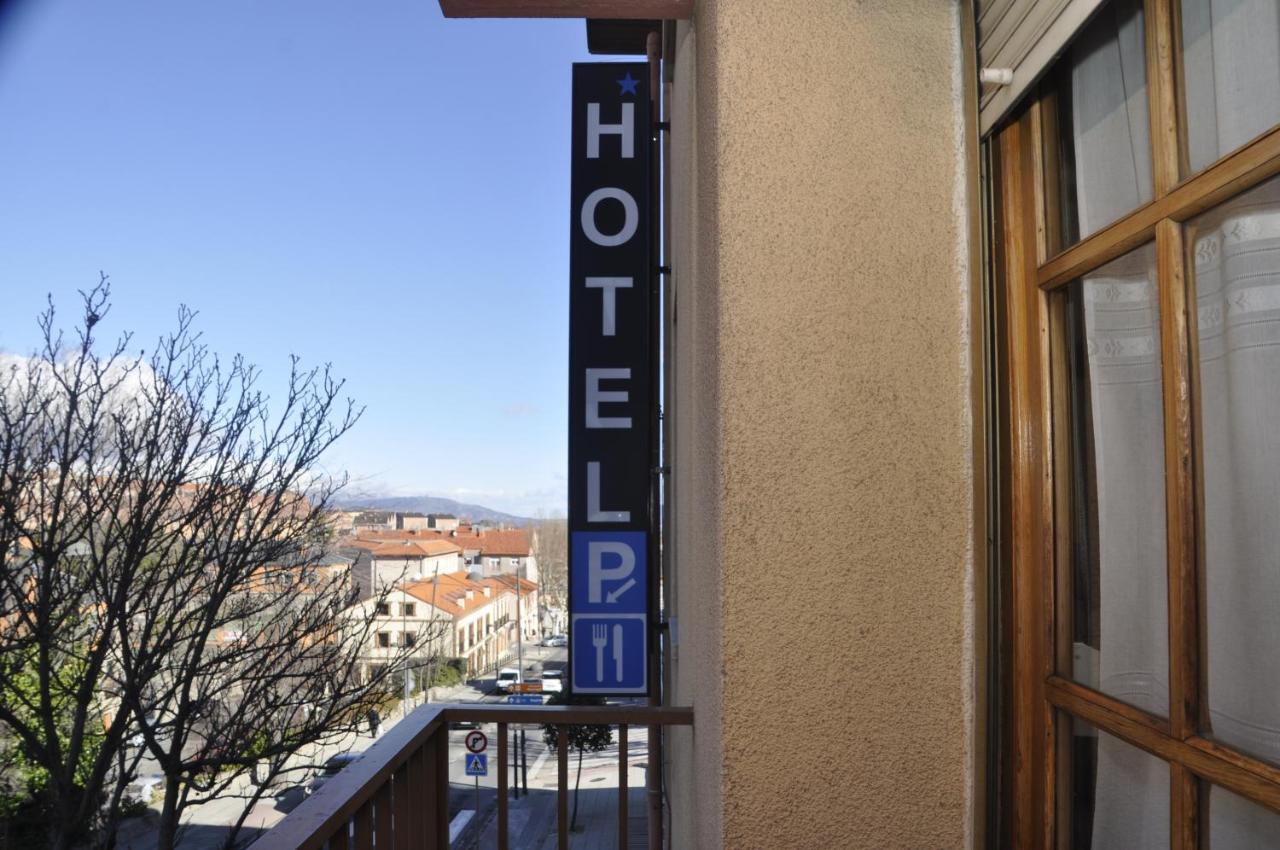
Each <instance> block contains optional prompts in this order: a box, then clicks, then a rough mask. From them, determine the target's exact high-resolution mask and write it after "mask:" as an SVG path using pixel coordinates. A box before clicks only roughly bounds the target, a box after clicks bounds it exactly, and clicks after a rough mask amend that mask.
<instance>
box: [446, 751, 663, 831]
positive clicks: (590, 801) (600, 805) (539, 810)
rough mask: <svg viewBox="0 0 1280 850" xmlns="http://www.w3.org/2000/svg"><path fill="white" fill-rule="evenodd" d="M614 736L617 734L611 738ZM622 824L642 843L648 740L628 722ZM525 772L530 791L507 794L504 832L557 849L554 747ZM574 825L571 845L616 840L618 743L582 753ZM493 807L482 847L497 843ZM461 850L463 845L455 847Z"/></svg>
mask: <svg viewBox="0 0 1280 850" xmlns="http://www.w3.org/2000/svg"><path fill="white" fill-rule="evenodd" d="M615 741H616V739H615ZM627 750H628V753H627V765H628V770H627V826H628V830H627V832H628V837H629V846H630V847H635V848H639V847H644V846H646V845H645V842H646V837H647V834H648V833H647V829H648V827H647V822H646V820H645V818H646V810H645V778H646V775H647V770H648V755H649V746H648V741H647V739H646V736H645V733H644V730H643V729H636V728H633V729H632V730H631V732H630V740H629V741H628V747H627ZM538 761H539V762H540V763H539V764H537V765H536V769H533V770H531V771H530V774H529V794H528V795H527V796H522V797H519V798H518V799H510V798H508V807H509V809H508V810H509V818H508V838H509V840H510V847H511V848H512V850H556V847H557V846H558V845H557V839H558V832H557V811H556V803H557V800H556V785H557V781H558V777H557V765H556V756H555V752H554V751H552V752H550V753H548V754H547V758H545V759H539V760H538ZM577 768H578V757H577V753H576V752H575V751H573V750H570V752H569V789H568V790H569V814H570V816H571V817H572V814H573V785H574V780H575V777H576V775H577ZM578 787H579V789H580V790H579V792H578V831H576V832H573V833H570V835H569V846H570V847H571V848H573V850H611V849H612V848H615V847H617V846H618V747H617V744H616V743H615V744H614V745H613V746H610V747H609V748H608V749H606V750H603V751H601V752H599V753H587V754H585V755H584V756H583V759H582V782H581V784H580V785H579V786H578ZM497 842H498V822H497V812H496V810H495V811H494V812H493V813H492V814H491V816H490V818H489V821H488V823H486V825H485V828H484V830H483V832H482V833H481V835H480V844H479V846H480V847H482V848H485V847H496V846H497ZM459 850H463V848H459Z"/></svg>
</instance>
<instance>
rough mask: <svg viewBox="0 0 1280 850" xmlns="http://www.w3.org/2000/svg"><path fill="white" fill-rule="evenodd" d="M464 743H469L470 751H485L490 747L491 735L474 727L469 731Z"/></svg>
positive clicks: (468, 748) (468, 749)
mask: <svg viewBox="0 0 1280 850" xmlns="http://www.w3.org/2000/svg"><path fill="white" fill-rule="evenodd" d="M463 743H464V744H466V745H467V751H468V752H472V753H483V752H484V751H485V750H487V749H488V748H489V737H488V736H487V735H485V734H484V733H483V732H481V731H480V730H479V729H473V730H472V731H470V732H468V733H467V737H466V738H465V739H463Z"/></svg>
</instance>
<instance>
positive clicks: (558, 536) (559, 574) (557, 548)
mask: <svg viewBox="0 0 1280 850" xmlns="http://www.w3.org/2000/svg"><path fill="white" fill-rule="evenodd" d="M530 527H531V532H532V537H533V550H534V551H533V554H534V557H535V558H537V560H538V580H539V585H540V586H539V591H540V593H539V601H540V602H541V603H542V604H544V605H550V606H554V607H558V608H560V609H561V610H564V609H565V607H566V604H567V600H568V592H569V591H568V587H569V533H568V522H567V521H566V520H565V518H564V517H562V516H554V515H553V516H550V517H548V516H546V515H544V514H543V512H542V511H539V512H538V515H537V516H536V517H535V518H534V520H533V522H532V523H531V524H530Z"/></svg>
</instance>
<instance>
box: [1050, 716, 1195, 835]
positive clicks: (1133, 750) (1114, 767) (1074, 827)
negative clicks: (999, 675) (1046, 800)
mask: <svg viewBox="0 0 1280 850" xmlns="http://www.w3.org/2000/svg"><path fill="white" fill-rule="evenodd" d="M1058 730H1059V735H1065V736H1068V737H1067V739H1066V740H1065V741H1062V742H1061V744H1062V746H1061V747H1060V750H1059V751H1060V752H1061V753H1062V755H1063V757H1062V758H1061V759H1060V760H1059V766H1058V793H1059V795H1060V797H1061V799H1062V800H1063V801H1064V802H1065V803H1066V805H1067V806H1069V807H1070V811H1069V812H1067V813H1065V814H1066V817H1062V818H1059V821H1058V850H1157V848H1158V850H1168V848H1169V765H1168V764H1167V763H1166V762H1163V761H1161V760H1160V759H1158V758H1156V757H1155V756H1152V755H1148V754H1147V753H1146V752H1144V751H1142V750H1140V749H1138V748H1137V747H1132V746H1130V745H1128V744H1126V743H1125V742H1123V741H1121V740H1120V739H1119V738H1116V737H1113V736H1111V735H1108V734H1107V733H1106V732H1102V731H1099V730H1098V729H1096V728H1094V727H1093V726H1090V725H1089V724H1088V723H1086V722H1084V721H1083V720H1080V719H1079V718H1074V717H1069V716H1067V715H1065V714H1060V715H1059V722H1058ZM1214 850H1217V848H1216V847H1215V848H1214Z"/></svg>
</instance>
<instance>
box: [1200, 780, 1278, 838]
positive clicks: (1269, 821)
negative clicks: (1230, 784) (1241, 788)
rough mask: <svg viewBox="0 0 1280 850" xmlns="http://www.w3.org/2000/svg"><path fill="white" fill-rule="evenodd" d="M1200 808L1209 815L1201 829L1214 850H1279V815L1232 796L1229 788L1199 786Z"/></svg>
mask: <svg viewBox="0 0 1280 850" xmlns="http://www.w3.org/2000/svg"><path fill="white" fill-rule="evenodd" d="M1200 795H1201V804H1202V805H1203V806H1205V808H1206V811H1207V814H1206V817H1205V820H1206V824H1205V825H1204V826H1202V827H1201V829H1202V831H1203V832H1204V834H1206V835H1207V836H1208V838H1209V843H1208V844H1207V845H1205V846H1206V847H1210V848H1212V850H1280V814H1276V813H1275V812H1273V811H1271V810H1270V809H1264V808H1263V807H1262V806H1259V805H1258V804H1257V803H1254V802H1252V801H1250V800H1246V799H1245V798H1244V797H1241V796H1240V795H1239V794H1233V793H1231V792H1230V791H1228V790H1227V789H1226V788H1221V787H1219V786H1217V785H1210V784H1209V783H1207V782H1201V783H1200Z"/></svg>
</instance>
